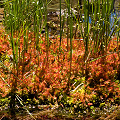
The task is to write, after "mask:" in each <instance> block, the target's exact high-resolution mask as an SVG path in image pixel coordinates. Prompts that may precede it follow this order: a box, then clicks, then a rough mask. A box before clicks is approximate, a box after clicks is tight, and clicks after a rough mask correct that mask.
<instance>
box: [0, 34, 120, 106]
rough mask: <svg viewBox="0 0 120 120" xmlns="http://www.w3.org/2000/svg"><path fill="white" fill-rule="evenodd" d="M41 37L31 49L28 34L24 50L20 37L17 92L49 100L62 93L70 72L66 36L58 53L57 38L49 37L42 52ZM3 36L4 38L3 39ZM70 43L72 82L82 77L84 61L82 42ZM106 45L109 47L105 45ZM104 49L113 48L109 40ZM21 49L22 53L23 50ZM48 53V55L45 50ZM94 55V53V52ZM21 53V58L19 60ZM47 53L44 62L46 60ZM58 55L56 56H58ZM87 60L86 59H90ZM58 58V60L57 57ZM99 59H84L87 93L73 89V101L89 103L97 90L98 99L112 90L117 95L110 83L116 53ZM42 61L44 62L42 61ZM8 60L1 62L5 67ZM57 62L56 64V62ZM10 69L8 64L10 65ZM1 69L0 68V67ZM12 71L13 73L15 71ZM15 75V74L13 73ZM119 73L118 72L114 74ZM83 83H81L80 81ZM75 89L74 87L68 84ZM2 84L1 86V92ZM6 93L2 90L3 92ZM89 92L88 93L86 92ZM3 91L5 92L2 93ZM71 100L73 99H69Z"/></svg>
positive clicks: (42, 42)
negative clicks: (24, 92)
mask: <svg viewBox="0 0 120 120" xmlns="http://www.w3.org/2000/svg"><path fill="white" fill-rule="evenodd" d="M40 37H41V39H40V41H39V50H36V48H35V46H34V45H35V41H34V40H35V39H34V35H33V33H29V34H28V49H27V51H24V48H23V44H24V40H23V36H21V37H20V51H19V52H20V53H19V54H20V59H18V66H19V70H18V71H19V74H18V77H19V80H17V82H18V86H17V90H18V91H17V93H19V94H21V93H22V90H23V91H27V92H29V91H31V92H32V93H34V94H37V95H38V98H42V99H43V101H44V97H45V99H46V98H47V97H48V96H49V99H50V98H51V99H55V100H56V98H57V97H58V96H59V94H60V93H61V94H63V93H65V92H66V87H67V82H68V78H69V72H70V53H69V51H67V39H66V38H65V39H63V42H62V44H61V48H60V49H61V52H60V53H59V38H56V39H50V40H49V41H50V46H49V50H48V51H46V50H47V49H46V41H45V37H44V36H43V37H42V36H40ZM5 39H7V38H5ZM0 40H1V41H2V42H4V41H6V40H4V39H2V38H1V39H0ZM4 43H5V44H4V45H3V46H2V44H1V43H0V47H1V49H0V50H1V51H2V49H3V50H4V51H7V55H8V56H10V55H12V50H11V47H10V46H9V45H8V42H4ZM72 44H73V52H72V65H71V77H70V80H71V81H72V82H73V83H74V79H76V80H78V81H79V80H80V79H81V77H85V75H84V74H83V73H84V72H83V71H84V70H85V63H84V54H85V50H84V49H85V48H84V43H83V41H81V40H80V41H78V40H74V39H73V41H72ZM109 47H110V48H109ZM109 47H108V52H107V53H110V50H112V51H113V50H114V48H115V47H117V44H116V42H115V43H114V44H113V42H110V43H109ZM23 51H24V52H23ZM46 52H48V54H47V53H46ZM96 54H97V53H96ZM96 54H95V53H94V54H92V55H90V58H96V56H97V57H98V55H96ZM23 56H24V60H23ZM47 56H48V58H49V59H48V61H47ZM58 56H59V58H58ZM90 58H89V59H88V61H89V60H90ZM58 59H59V60H58ZM101 59H102V58H99V59H98V60H96V61H93V62H88V63H87V64H88V68H89V69H88V70H89V73H88V76H89V77H88V79H86V81H87V82H86V83H87V85H84V86H86V91H89V94H87V93H86V94H85V96H84V92H82V93H80V92H75V93H74V94H72V95H71V97H73V98H75V100H79V101H81V102H85V99H84V98H86V101H87V103H88V104H89V103H90V104H89V105H92V103H91V102H90V101H91V99H92V96H93V95H94V94H96V95H98V96H99V92H100V93H101V95H100V96H101V98H105V99H106V98H110V97H111V96H109V94H110V93H111V92H113V93H114V95H113V96H116V97H118V96H119V95H118V94H119V93H116V90H118V84H117V83H115V82H114V79H115V74H116V72H117V71H118V70H117V69H118V64H120V62H119V56H118V54H117V53H114V54H110V55H108V56H106V59H105V63H104V64H103V63H102V62H101ZM46 62H48V63H47V64H46ZM11 63H12V61H10V59H9V61H6V62H5V65H6V66H7V67H9V66H10V64H11ZM58 64H59V65H58ZM10 69H11V71H13V70H12V67H11V68H10ZM1 72H2V70H1ZM15 73H16V72H15ZM16 74H17V73H16ZM117 74H119V73H117ZM1 75H2V77H6V76H7V77H8V78H9V75H5V74H1ZM12 80H13V77H12V75H11V80H9V83H10V84H11V82H12ZM84 84H85V83H84ZM0 85H1V86H2V87H3V86H4V85H5V83H4V82H1V84H0ZM110 85H113V87H114V88H111V86H110ZM71 88H75V86H73V87H71ZM5 89H6V90H7V88H6V87H4V92H5ZM7 93H8V92H6V94H7ZM90 93H91V94H90ZM6 94H5V95H6ZM73 103H75V101H73Z"/></svg>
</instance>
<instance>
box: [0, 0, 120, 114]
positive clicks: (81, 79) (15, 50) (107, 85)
mask: <svg viewBox="0 0 120 120" xmlns="http://www.w3.org/2000/svg"><path fill="white" fill-rule="evenodd" d="M112 2H113V1H112ZM112 2H111V1H110V2H108V3H106V1H105V2H103V1H102V2H101V1H100V0H98V1H95V2H93V1H92V2H91V3H89V0H88V1H86V0H84V1H83V10H81V9H80V13H81V14H82V13H84V17H82V16H80V17H81V21H78V20H77V18H76V16H75V15H74V14H73V13H71V12H72V10H71V7H70V1H69V0H67V1H66V5H67V9H68V10H67V11H68V16H67V17H66V16H62V15H61V1H60V16H59V18H60V26H59V27H60V28H59V29H60V35H58V36H54V37H53V38H52V37H51V38H50V37H49V28H48V23H47V14H48V13H47V7H48V5H49V3H48V2H43V1H41V0H35V1H33V2H32V1H28V0H27V1H25V0H23V1H21V0H20V1H19V0H17V1H16V0H15V1H7V2H6V3H5V26H6V31H7V32H6V33H2V32H1V33H0V68H1V69H0V81H1V82H0V86H1V88H2V89H0V94H1V97H6V98H7V97H8V98H9V105H10V108H11V111H12V112H15V111H14V108H15V105H16V104H17V105H19V106H22V107H23V108H25V109H26V110H27V108H26V107H25V106H24V105H26V106H30V107H31V106H35V107H36V108H38V109H39V105H43V104H44V105H49V106H50V108H52V106H53V105H55V106H60V107H61V108H62V109H63V108H64V109H66V110H67V111H69V112H70V113H71V114H74V113H78V114H80V115H85V116H87V114H88V116H92V115H93V114H94V113H95V109H96V107H100V109H103V108H104V107H106V106H107V105H108V104H109V103H110V105H113V104H118V105H119V100H120V97H119V96H120V62H119V61H120V57H119V51H120V43H119V29H118V26H117V25H118V22H119V20H118V19H117V18H116V17H115V19H114V25H113V26H112V25H110V18H109V16H110V14H111V9H112V7H113V6H112ZM31 4H32V5H33V6H32V8H31ZM101 4H102V7H103V9H101V8H100V7H101ZM90 5H91V6H92V11H91V12H89V9H90V7H91V6H90ZM97 5H98V6H97ZM16 6H17V7H16ZM86 6H88V9H87V7H86ZM21 8H24V9H22V11H21ZM102 10H104V11H102ZM33 11H34V12H33ZM104 12H105V13H104ZM98 13H99V14H98ZM107 13H108V14H107ZM72 15H74V17H75V19H76V22H77V26H78V28H79V29H78V28H76V30H77V29H78V31H79V33H80V34H81V37H82V38H83V39H81V38H79V37H78V39H77V36H75V38H74V36H73V16H72ZM89 17H91V19H92V23H91V24H90V23H89V19H90V18H89ZM19 18H20V19H19ZM66 18H67V20H68V21H67V23H66V26H67V27H66V29H67V38H65V37H64V36H63V27H64V21H65V20H66ZM43 20H44V22H43ZM115 25H116V26H115ZM43 27H45V33H44V34H42V33H41V32H42V30H43ZM80 28H83V29H80ZM112 28H114V29H113V31H112V32H111V30H110V29H112ZM114 33H116V38H115V37H114V38H111V36H113V34H114ZM117 34H118V35H117ZM28 108H29V107H28ZM27 111H28V110H27ZM30 115H31V114H30Z"/></svg>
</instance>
